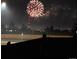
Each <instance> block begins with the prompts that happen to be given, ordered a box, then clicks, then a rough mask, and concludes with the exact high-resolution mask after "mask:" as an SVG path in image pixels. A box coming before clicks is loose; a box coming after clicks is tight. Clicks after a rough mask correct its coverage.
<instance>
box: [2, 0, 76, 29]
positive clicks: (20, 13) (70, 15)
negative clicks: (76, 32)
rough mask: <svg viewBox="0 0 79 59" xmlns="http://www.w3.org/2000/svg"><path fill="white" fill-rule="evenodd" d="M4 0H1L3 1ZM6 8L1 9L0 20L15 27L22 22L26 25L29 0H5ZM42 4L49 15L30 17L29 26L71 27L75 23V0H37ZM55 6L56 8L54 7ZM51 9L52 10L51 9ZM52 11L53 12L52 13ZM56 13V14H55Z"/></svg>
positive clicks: (36, 27) (35, 27)
mask: <svg viewBox="0 0 79 59" xmlns="http://www.w3.org/2000/svg"><path fill="white" fill-rule="evenodd" d="M3 1H4V0H2V2H3ZM5 1H6V3H7V6H6V10H1V17H2V18H1V22H2V24H4V25H9V24H10V23H11V22H13V23H14V24H15V25H16V26H17V27H18V26H21V25H22V24H26V25H27V26H28V14H27V12H26V8H27V4H28V2H29V1H30V0H5ZM39 1H41V2H42V3H43V4H44V8H45V11H49V12H50V14H49V16H46V17H45V16H44V17H42V18H38V19H36V20H34V19H32V22H31V23H30V25H29V26H32V28H34V29H39V28H42V29H43V28H44V27H47V26H51V25H52V26H54V27H55V28H56V27H61V28H71V27H72V26H73V24H74V23H76V21H77V19H76V13H77V1H76V0H39ZM54 8H56V9H54ZM52 9H53V10H52ZM53 13H54V14H53ZM55 14H56V15H55Z"/></svg>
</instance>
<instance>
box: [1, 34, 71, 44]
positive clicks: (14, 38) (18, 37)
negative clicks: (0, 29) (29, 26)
mask: <svg viewBox="0 0 79 59" xmlns="http://www.w3.org/2000/svg"><path fill="white" fill-rule="evenodd" d="M41 37H42V35H31V34H27V35H23V34H2V35H1V45H6V44H7V42H9V41H10V42H11V44H14V43H18V42H22V41H28V40H33V39H37V38H41ZM47 37H53V38H71V37H72V36H67V35H47Z"/></svg>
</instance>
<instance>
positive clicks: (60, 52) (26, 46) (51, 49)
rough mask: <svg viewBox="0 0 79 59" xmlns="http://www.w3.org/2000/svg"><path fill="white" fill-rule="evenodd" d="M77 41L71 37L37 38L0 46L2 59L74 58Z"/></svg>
mask: <svg viewBox="0 0 79 59" xmlns="http://www.w3.org/2000/svg"><path fill="white" fill-rule="evenodd" d="M76 44H77V42H76V39H73V38H39V39H35V40H30V41H25V42H20V43H16V44H12V45H7V46H6V45H5V46H1V57H2V59H29V58H54V59H55V58H58V59H59V58H63V59H69V58H76V57H77V45H76Z"/></svg>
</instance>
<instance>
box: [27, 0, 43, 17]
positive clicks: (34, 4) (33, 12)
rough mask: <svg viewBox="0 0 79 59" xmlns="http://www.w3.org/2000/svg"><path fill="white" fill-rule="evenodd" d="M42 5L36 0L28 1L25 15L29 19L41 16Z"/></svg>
mask: <svg viewBox="0 0 79 59" xmlns="http://www.w3.org/2000/svg"><path fill="white" fill-rule="evenodd" d="M43 12H44V5H43V4H42V3H41V2H40V1H38V0H30V2H29V3H28V5H27V13H28V14H29V16H30V17H40V16H43Z"/></svg>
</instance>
